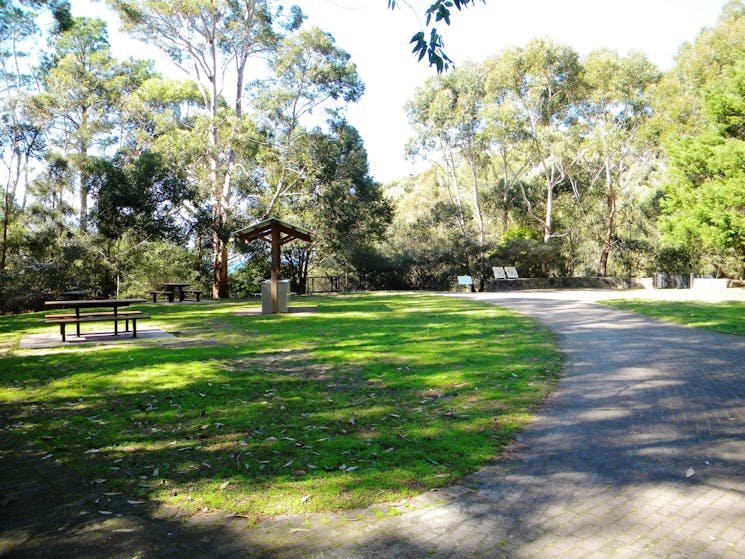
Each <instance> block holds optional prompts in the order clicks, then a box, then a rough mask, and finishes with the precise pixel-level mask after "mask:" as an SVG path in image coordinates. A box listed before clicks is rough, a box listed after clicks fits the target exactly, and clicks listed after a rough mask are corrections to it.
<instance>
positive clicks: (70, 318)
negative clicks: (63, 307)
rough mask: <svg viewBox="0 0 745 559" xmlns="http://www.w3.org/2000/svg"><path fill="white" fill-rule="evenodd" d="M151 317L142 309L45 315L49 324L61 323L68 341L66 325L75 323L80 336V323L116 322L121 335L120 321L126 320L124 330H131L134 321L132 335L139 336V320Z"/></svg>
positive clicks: (116, 329) (62, 331)
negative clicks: (130, 325) (130, 324)
mask: <svg viewBox="0 0 745 559" xmlns="http://www.w3.org/2000/svg"><path fill="white" fill-rule="evenodd" d="M146 318H150V316H149V315H146V314H144V313H143V312H142V311H121V312H117V313H114V312H89V313H80V314H79V315H76V314H74V313H70V314H49V315H47V316H45V317H44V322H46V323H47V324H59V327H60V335H61V336H62V341H63V342H64V341H66V337H65V326H66V325H68V324H75V325H76V327H77V335H78V336H80V324H81V323H84V322H110V321H113V322H114V335H115V336H118V335H119V322H121V321H124V331H125V332H129V322H130V321H132V337H133V338H136V337H137V321H138V320H144V319H146Z"/></svg>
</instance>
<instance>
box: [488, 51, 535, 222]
mask: <svg viewBox="0 0 745 559" xmlns="http://www.w3.org/2000/svg"><path fill="white" fill-rule="evenodd" d="M518 55H519V51H518V50H517V49H510V50H507V51H505V52H503V53H502V54H500V55H497V56H493V57H490V58H488V59H487V60H485V61H484V64H483V68H484V75H485V99H484V111H483V118H484V132H485V135H486V139H487V141H488V143H489V150H490V152H491V157H490V166H491V169H492V173H493V175H494V177H496V178H497V179H498V183H499V190H498V207H499V210H500V211H501V229H502V231H501V233H502V234H504V233H506V232H507V231H508V230H509V228H510V226H511V223H510V213H511V211H512V210H513V209H514V207H515V206H517V198H518V197H519V195H518V194H517V192H518V191H519V189H520V186H519V185H520V184H521V181H522V180H524V177H525V174H526V173H527V171H528V170H529V168H530V164H531V158H530V157H529V153H530V146H529V144H528V140H529V139H530V134H529V133H528V130H529V125H528V122H527V117H528V115H527V114H525V112H524V111H522V110H521V106H522V103H521V102H520V101H519V100H518V99H517V96H516V93H517V92H516V91H515V89H514V79H513V78H514V68H515V65H516V63H517V61H516V56H518Z"/></svg>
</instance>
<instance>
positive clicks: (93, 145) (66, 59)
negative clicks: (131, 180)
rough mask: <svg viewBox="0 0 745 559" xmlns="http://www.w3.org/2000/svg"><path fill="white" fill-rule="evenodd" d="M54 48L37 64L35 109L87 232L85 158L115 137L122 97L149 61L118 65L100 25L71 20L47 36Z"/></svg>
mask: <svg viewBox="0 0 745 559" xmlns="http://www.w3.org/2000/svg"><path fill="white" fill-rule="evenodd" d="M53 46H54V51H53V54H52V56H51V57H50V58H48V59H47V60H46V62H45V63H44V64H43V66H42V71H41V78H42V82H43V85H44V91H43V92H42V93H40V94H39V95H37V96H36V98H35V99H34V104H35V110H36V111H37V112H38V113H39V114H40V115H42V117H43V118H44V119H46V120H47V122H48V126H49V128H50V131H49V133H48V137H49V142H50V144H51V146H53V147H54V148H55V149H56V150H58V152H59V153H60V154H61V155H62V156H64V157H66V158H67V159H68V160H69V161H70V164H71V167H72V168H74V169H75V170H76V171H77V173H78V176H77V193H78V205H79V208H80V215H79V225H80V230H81V231H82V232H85V231H87V230H88V203H89V197H90V188H91V185H90V182H91V179H92V177H91V175H90V174H89V172H88V168H89V165H88V158H89V156H90V155H91V154H93V153H95V154H100V153H103V152H104V151H105V150H106V149H107V148H108V147H109V146H110V145H112V144H113V143H114V142H115V141H116V135H115V134H116V126H117V124H118V121H119V117H120V115H121V111H122V106H123V103H124V100H125V99H126V97H127V95H128V94H129V93H130V92H132V91H133V90H134V89H136V88H137V87H138V86H139V85H140V83H142V81H143V80H145V79H148V78H150V77H151V76H152V73H153V72H152V63H150V62H143V61H134V60H129V61H127V62H124V63H119V62H117V61H116V59H114V57H113V56H112V54H111V50H110V46H109V42H108V36H107V31H106V24H105V22H104V21H103V20H100V19H90V18H74V19H73V22H72V25H71V27H70V28H69V29H68V30H67V31H64V32H62V33H60V34H59V35H57V36H54V37H53Z"/></svg>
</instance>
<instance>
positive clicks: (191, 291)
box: [179, 289, 202, 301]
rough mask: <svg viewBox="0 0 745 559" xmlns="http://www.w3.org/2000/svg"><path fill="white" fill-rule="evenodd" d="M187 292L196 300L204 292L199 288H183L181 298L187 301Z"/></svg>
mask: <svg viewBox="0 0 745 559" xmlns="http://www.w3.org/2000/svg"><path fill="white" fill-rule="evenodd" d="M187 294H188V295H191V296H192V297H193V298H194V300H195V301H199V297H200V296H201V295H202V292H201V291H200V290H199V289H183V290H181V291H180V292H179V300H180V301H185V300H186V298H187Z"/></svg>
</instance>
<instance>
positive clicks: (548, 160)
mask: <svg viewBox="0 0 745 559" xmlns="http://www.w3.org/2000/svg"><path fill="white" fill-rule="evenodd" d="M505 56H507V57H508V58H509V59H510V60H511V61H512V68H511V70H508V72H507V73H506V74H505V78H506V80H507V83H509V84H510V88H511V90H512V95H511V99H512V102H514V103H515V106H516V108H517V110H518V111H519V112H520V113H522V117H521V118H522V120H523V122H524V123H525V126H526V128H525V133H526V134H527V137H528V150H529V157H530V159H531V164H532V165H533V166H534V168H535V170H536V172H537V175H536V179H538V180H539V181H540V182H541V183H542V191H543V201H542V204H543V210H542V212H541V213H539V211H540V210H539V209H538V208H535V205H534V202H533V200H532V199H531V197H530V196H529V195H528V193H527V192H526V190H525V189H524V188H522V185H523V183H522V182H520V185H521V194H522V198H523V202H524V204H525V207H526V209H527V212H528V214H529V215H530V216H531V218H532V219H533V220H534V221H535V222H537V223H538V224H539V225H540V227H541V229H542V234H543V242H544V243H547V242H549V241H550V239H551V238H553V237H554V236H555V232H554V229H553V212H554V204H555V195H556V189H557V187H558V186H559V185H561V184H562V183H564V182H565V181H566V169H567V167H568V166H569V165H571V163H572V162H573V160H574V159H575V158H576V155H577V150H576V146H575V145H572V136H571V135H570V134H568V133H567V131H568V129H569V128H570V127H571V126H572V125H573V124H574V122H575V120H576V108H577V103H578V101H579V100H580V99H581V94H582V92H581V86H582V82H581V79H580V78H581V64H580V61H579V56H578V54H577V53H576V52H575V51H574V50H573V49H572V48H571V47H569V46H567V45H563V44H559V43H556V42H554V41H552V40H550V39H535V40H533V41H531V42H530V43H528V44H527V45H526V46H525V47H524V48H521V49H517V50H516V51H515V52H512V53H507V54H506V55H505Z"/></svg>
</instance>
